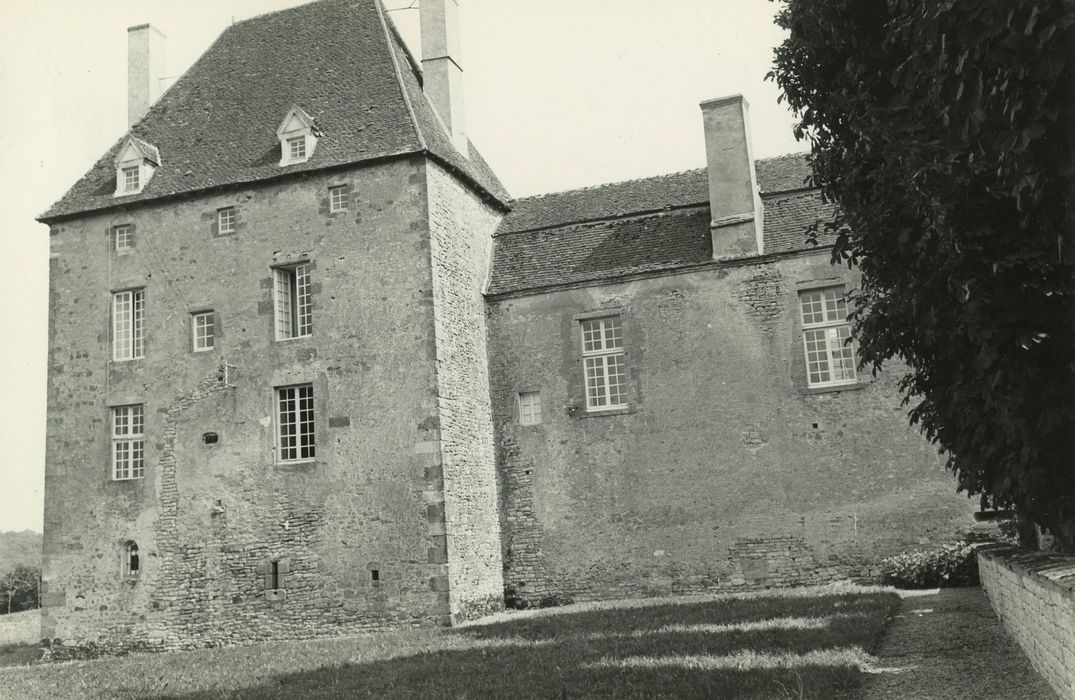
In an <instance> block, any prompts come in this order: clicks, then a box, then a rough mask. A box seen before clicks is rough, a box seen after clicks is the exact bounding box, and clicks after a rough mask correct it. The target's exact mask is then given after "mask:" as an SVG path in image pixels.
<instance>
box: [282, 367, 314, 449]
mask: <svg viewBox="0 0 1075 700" xmlns="http://www.w3.org/2000/svg"><path fill="white" fill-rule="evenodd" d="M276 453H277V461H278V462H308V461H310V460H312V459H314V457H315V456H316V450H315V430H314V388H313V385H312V384H299V385H297V386H285V387H280V388H279V389H277V390H276Z"/></svg>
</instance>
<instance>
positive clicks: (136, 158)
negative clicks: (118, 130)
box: [113, 136, 161, 197]
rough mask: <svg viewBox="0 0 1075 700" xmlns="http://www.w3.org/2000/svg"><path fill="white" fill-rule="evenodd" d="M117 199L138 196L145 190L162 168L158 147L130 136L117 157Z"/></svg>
mask: <svg viewBox="0 0 1075 700" xmlns="http://www.w3.org/2000/svg"><path fill="white" fill-rule="evenodd" d="M115 163H116V192H115V194H114V195H113V196H115V197H126V196H128V195H132V194H138V193H139V192H141V191H142V190H143V189H145V186H146V184H147V183H148V182H149V178H151V177H153V172H154V171H155V170H156V169H157V168H158V167H160V164H161V159H160V152H159V151H158V150H157V147H156V146H154V145H153V144H151V143H147V142H145V141H143V140H142V139H140V138H136V137H134V136H128V137H127V141H126V142H125V143H124V144H123V146H122V147H120V149H119V154H118V155H117V156H116V161H115Z"/></svg>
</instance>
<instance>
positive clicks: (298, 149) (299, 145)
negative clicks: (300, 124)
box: [287, 136, 306, 160]
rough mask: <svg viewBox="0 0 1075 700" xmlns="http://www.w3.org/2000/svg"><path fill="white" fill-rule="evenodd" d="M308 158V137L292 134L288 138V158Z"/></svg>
mask: <svg viewBox="0 0 1075 700" xmlns="http://www.w3.org/2000/svg"><path fill="white" fill-rule="evenodd" d="M305 158H306V137H305V136H292V137H291V138H289V139H288V140H287V159H288V160H303V159H305Z"/></svg>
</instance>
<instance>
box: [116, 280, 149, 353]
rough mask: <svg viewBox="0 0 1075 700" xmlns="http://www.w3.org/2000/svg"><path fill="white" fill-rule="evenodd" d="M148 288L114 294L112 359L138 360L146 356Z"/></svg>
mask: <svg viewBox="0 0 1075 700" xmlns="http://www.w3.org/2000/svg"><path fill="white" fill-rule="evenodd" d="M145 314H146V290H144V289H128V290H126V291H122V292H115V293H114V294H112V359H113V360H137V359H140V358H142V357H144V356H145V337H144V335H145Z"/></svg>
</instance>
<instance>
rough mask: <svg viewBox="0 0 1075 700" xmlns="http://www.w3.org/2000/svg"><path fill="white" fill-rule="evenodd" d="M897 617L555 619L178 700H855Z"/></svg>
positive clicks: (814, 613)
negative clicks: (654, 699)
mask: <svg viewBox="0 0 1075 700" xmlns="http://www.w3.org/2000/svg"><path fill="white" fill-rule="evenodd" d="M897 604H898V601H897V599H896V597H895V596H893V595H892V594H886V593H876V594H872V593H868V594H855V595H820V596H810V597H806V596H804V597H796V596H779V595H778V596H773V597H759V598H747V599H735V600H719V601H708V602H697V603H694V602H687V603H673V604H656V605H644V606H637V607H614V608H606V609H597V610H583V611H556V612H549V613H548V614H543V615H541V616H536V617H526V618H521V619H516V620H507V621H504V622H499V623H496V624H487V625H477V626H472V627H464V628H459V629H456V630H451V631H448V632H446V633H445V638H446V644H445V646H449V644H448V642H450V645H451V646H455V647H456V648H452V649H442V650H437V651H431V652H428V653H422V654H417V655H409V656H400V657H398V658H381V659H370V660H368V661H363V662H360V663H355V662H352V661H349V660H348V654H346V653H339V654H335V653H334V652H336V651H339V650H338V649H337V648H335V647H332V648H327V650H326V652H325V653H324V654H323V656H321V658H320V659H317V660H315V659H311V660H310V664H309V666H310V668H308V669H307V670H301V671H294V672H287V673H280V674H277V675H268V676H261V677H258V678H256V680H255V679H251V680H252V681H253V682H252V683H243V684H237V685H238V686H239V687H237V685H233V686H232V688H233V689H232V690H226V689H221V688H215V689H213V690H210V691H204V692H194V693H189V694H183V695H175V696H172V697H174V698H182V699H184V700H195V699H198V700H201V699H208V698H220V697H229V698H243V699H247V698H249V699H253V698H293V697H301V698H303V699H304V700H309V699H312V698H335V697H379V698H415V697H417V698H460V697H469V698H474V697H498V698H499V697H512V698H528V697H542V698H568V697H571V698H574V697H615V698H633V697H675V698H785V697H787V698H800V697H801V698H843V697H851V696H853V695H854V694H855V692H856V689H857V688H858V687H859V686H860V685H861V682H862V676H863V664H865V663H866V662H867V661H868V655H867V654H866V653H865V652H866V651H872V650H874V649H875V648H876V646H877V644H878V643H879V641H880V638H881V635H882V633H883V631H884V628H885V624H886V617H887V616H888V615H889V614H890V613H891V612H892V611H893V610H894V608H895V606H896V605H897ZM343 643H344V642H342V641H341V644H343ZM863 650H865V651H863ZM311 651H312V650H311ZM390 655H391V651H390V650H386V653H384V654H382V656H390ZM333 656H336V657H337V658H336V659H333V658H331V657H333ZM365 656H366V657H368V656H369V654H368V652H366V653H365ZM351 658H354V657H353V656H352V657H351ZM236 672H237V673H238V675H242V670H241V669H236ZM133 690H134V689H133V688H131V689H129V691H133Z"/></svg>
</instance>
